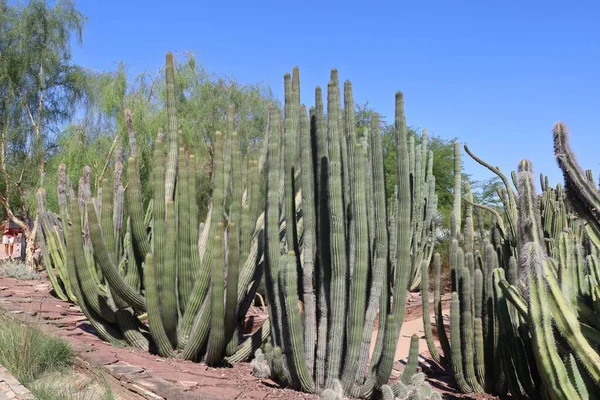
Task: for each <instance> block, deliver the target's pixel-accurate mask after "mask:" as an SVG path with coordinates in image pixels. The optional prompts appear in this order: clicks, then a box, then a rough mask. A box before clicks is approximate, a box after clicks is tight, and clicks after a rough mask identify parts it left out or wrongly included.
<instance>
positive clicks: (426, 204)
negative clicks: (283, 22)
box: [265, 68, 437, 397]
mask: <svg viewBox="0 0 600 400" xmlns="http://www.w3.org/2000/svg"><path fill="white" fill-rule="evenodd" d="M299 81H300V79H299V71H298V69H297V68H295V69H294V70H293V73H292V74H286V75H285V77H284V83H285V110H284V112H285V114H284V116H283V118H282V116H281V115H280V114H279V112H278V111H277V110H275V109H272V110H270V113H269V132H268V137H267V140H268V153H267V160H266V165H267V171H268V172H267V186H266V213H265V220H266V222H265V231H266V240H265V243H266V247H267V249H266V252H265V255H266V257H265V283H266V292H267V296H268V300H269V318H270V322H271V328H272V331H271V337H270V341H269V343H268V345H267V346H266V347H265V355H266V356H267V359H268V360H269V363H270V368H271V372H272V375H273V377H274V378H276V379H279V380H280V381H282V382H284V383H285V384H289V385H291V386H293V387H295V388H297V389H300V390H302V391H306V392H317V393H323V392H325V391H327V392H326V393H329V392H330V391H334V392H336V393H337V392H338V391H336V390H335V387H336V386H337V385H336V384H335V382H338V383H339V384H340V385H341V388H342V393H343V394H347V395H351V396H362V397H370V396H371V394H372V393H374V391H376V390H377V389H378V388H380V387H381V386H382V385H383V384H385V383H386V382H387V381H388V379H389V377H390V374H391V371H392V365H393V362H394V359H393V355H394V353H395V349H396V344H397V342H398V337H399V332H400V327H401V325H402V321H403V318H404V305H405V300H406V299H405V297H406V291H407V289H408V288H409V285H410V284H412V282H416V281H418V280H419V279H420V278H419V275H420V271H421V264H422V263H428V262H429V259H430V258H431V254H432V245H433V232H434V228H435V227H434V224H433V218H432V216H433V215H434V214H435V212H436V206H437V199H436V196H435V192H434V189H435V179H434V177H433V175H432V172H431V171H432V154H431V153H430V152H428V150H427V140H426V138H425V139H424V141H423V143H422V144H421V145H419V146H415V143H414V138H412V137H409V135H408V132H407V128H406V121H405V117H404V99H403V95H402V93H398V94H397V95H396V115H395V134H396V146H397V154H398V158H397V172H398V174H397V175H398V190H397V193H398V194H397V198H395V199H392V201H390V202H389V203H388V202H386V197H385V178H384V169H383V156H382V144H381V134H380V132H379V122H378V118H377V117H374V118H373V121H372V126H371V129H370V132H368V133H365V134H364V136H362V137H358V136H357V133H356V130H355V121H354V101H353V95H352V85H351V84H350V82H349V81H346V82H345V83H344V87H343V93H344V97H343V103H344V107H343V109H342V104H341V103H342V101H341V93H340V92H341V88H340V84H339V77H338V72H337V70H335V69H334V70H332V72H331V79H330V82H329V84H328V88H327V119H325V110H324V106H323V99H322V90H321V89H320V88H317V89H316V90H315V107H314V108H311V109H310V110H307V109H306V107H305V106H304V105H301V102H300V91H299V87H300V83H299ZM386 203H387V204H386ZM392 215H393V217H394V218H393V221H395V222H394V223H392V224H390V226H388V220H389V219H390V217H391V216H392ZM388 228H389V230H388ZM415 265H418V266H419V268H418V272H417V273H415V271H414V268H412V267H413V266H415ZM299 303H300V304H302V306H303V312H302V313H298V304H299ZM377 316H379V332H378V336H377V339H376V344H375V350H374V353H373V355H372V357H371V359H370V360H369V347H370V342H371V334H372V332H373V328H374V326H375V321H376V319H377ZM369 361H370V362H369ZM330 394H331V393H330ZM338 394H339V393H338ZM331 395H333V394H331Z"/></svg>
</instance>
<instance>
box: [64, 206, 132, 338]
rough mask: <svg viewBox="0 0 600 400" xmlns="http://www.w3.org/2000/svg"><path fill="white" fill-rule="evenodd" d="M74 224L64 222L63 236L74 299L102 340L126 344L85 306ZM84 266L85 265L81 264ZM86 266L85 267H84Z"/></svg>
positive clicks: (115, 331)
mask: <svg viewBox="0 0 600 400" xmlns="http://www.w3.org/2000/svg"><path fill="white" fill-rule="evenodd" d="M76 202H77V200H74V199H72V200H71V203H72V204H73V206H75V203H76ZM75 229H76V228H75V227H74V226H69V225H68V224H65V230H66V232H65V237H66V239H67V243H68V246H67V258H66V265H67V273H68V275H69V281H70V283H71V289H72V290H73V295H74V296H75V298H76V299H78V300H79V301H78V303H77V305H78V306H79V308H80V309H81V312H83V314H84V315H85V316H86V317H87V319H88V321H89V322H90V324H91V325H92V326H93V327H94V329H96V331H97V332H98V334H99V336H100V337H101V338H103V339H104V340H106V341H108V342H110V343H111V344H114V345H119V346H126V345H127V344H126V342H125V341H124V340H123V336H122V335H121V332H119V330H118V329H116V327H115V326H114V325H112V324H110V323H107V322H106V320H105V319H104V318H102V317H101V316H99V315H98V314H96V313H95V312H94V311H93V310H92V309H90V308H89V307H88V306H87V303H86V302H85V297H84V296H83V292H82V289H81V286H80V285H79V277H78V274H77V270H78V268H79V267H78V266H77V262H76V257H75V248H76V246H75V235H77V234H79V230H80V228H77V231H76V232H75ZM82 267H86V266H82ZM86 268H87V267H86Z"/></svg>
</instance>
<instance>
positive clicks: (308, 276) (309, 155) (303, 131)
mask: <svg viewBox="0 0 600 400" xmlns="http://www.w3.org/2000/svg"><path fill="white" fill-rule="evenodd" d="M299 147H300V163H301V165H300V171H301V175H300V179H301V186H302V219H303V224H304V232H303V237H302V241H303V246H302V252H301V254H300V255H301V257H302V260H301V261H302V288H303V293H302V300H303V303H304V355H305V357H306V364H307V368H308V372H309V373H310V374H311V375H313V371H314V366H315V348H316V342H317V311H316V296H315V289H314V284H313V282H314V275H315V274H314V270H315V261H316V257H315V255H316V254H315V253H316V251H315V250H316V246H315V240H316V238H317V231H316V215H315V213H316V211H315V179H314V178H315V176H314V169H313V146H312V143H311V136H310V126H309V119H308V114H307V113H306V107H305V106H304V105H302V106H301V108H300V146H299Z"/></svg>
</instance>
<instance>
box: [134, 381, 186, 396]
mask: <svg viewBox="0 0 600 400" xmlns="http://www.w3.org/2000/svg"><path fill="white" fill-rule="evenodd" d="M137 383H138V384H139V385H142V386H144V387H146V388H148V389H150V390H151V391H152V392H153V393H156V394H157V395H159V396H163V397H164V398H165V399H175V398H177V397H175V396H181V395H183V394H184V393H185V391H184V389H183V388H181V387H177V386H175V385H173V384H172V383H169V382H168V381H165V380H164V379H160V378H147V379H140V380H139V381H138V382H137Z"/></svg>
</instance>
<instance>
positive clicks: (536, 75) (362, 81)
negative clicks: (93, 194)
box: [74, 0, 600, 182]
mask: <svg viewBox="0 0 600 400" xmlns="http://www.w3.org/2000/svg"><path fill="white" fill-rule="evenodd" d="M77 4H78V7H79V8H80V10H81V11H82V12H83V13H84V14H85V15H86V16H87V17H88V23H87V26H86V29H85V33H84V43H83V46H82V47H80V48H75V49H74V57H75V61H76V62H78V63H80V64H82V65H83V66H85V67H89V68H94V69H99V70H109V69H114V68H115V65H116V63H117V62H119V61H124V62H125V63H126V64H127V65H128V71H129V72H130V73H131V74H137V73H139V72H142V71H143V70H147V69H150V70H156V69H157V68H158V67H160V66H161V65H162V63H163V62H164V56H165V52H167V51H173V52H183V51H192V52H194V53H196V55H197V61H199V62H201V63H203V64H204V65H205V66H206V67H207V68H208V70H209V71H212V72H218V73H223V74H226V75H229V76H233V77H235V78H236V79H237V80H239V81H241V82H251V83H258V82H263V83H265V84H267V85H269V86H271V87H272V89H273V91H274V93H275V94H276V95H277V96H278V97H280V98H281V96H282V93H283V74H284V73H285V72H287V71H291V69H292V67H293V66H294V65H298V66H299V67H300V74H301V84H302V87H301V91H302V93H301V94H302V102H304V103H305V104H307V105H312V104H313V103H314V98H313V93H314V88H315V86H317V85H322V86H323V87H326V85H327V82H328V79H329V71H330V69H331V68H332V67H335V68H338V70H339V71H340V77H341V78H342V79H344V80H345V79H349V80H350V81H351V82H352V83H353V85H354V89H355V92H354V93H355V100H356V101H357V102H359V103H364V102H366V101H369V103H370V105H371V106H373V107H374V108H375V109H376V110H378V111H379V112H380V113H382V114H384V115H386V116H387V117H388V118H392V117H393V107H394V93H395V92H396V91H397V90H401V91H403V92H404V95H405V102H406V115H407V121H408V124H409V125H412V126H414V127H420V128H423V127H427V128H428V130H429V131H430V132H432V133H433V134H436V135H439V136H441V137H443V138H454V137H458V138H459V140H460V141H461V142H462V143H468V145H469V147H470V148H471V149H472V150H473V151H474V152H475V153H476V154H478V155H479V156H481V157H482V158H484V159H486V160H488V161H489V162H490V163H492V164H493V165H497V166H499V167H500V168H501V169H502V170H503V171H504V172H505V173H507V174H508V173H510V170H511V169H514V168H516V166H517V163H518V161H519V160H520V159H522V158H525V157H527V158H529V159H530V160H532V162H533V165H534V170H535V173H536V176H537V174H538V173H539V172H540V171H543V172H544V173H546V174H548V175H549V176H550V178H551V180H552V182H558V181H559V180H560V181H562V175H561V173H560V171H559V170H558V168H557V167H556V162H555V160H554V156H553V150H552V127H553V125H554V123H555V122H556V121H558V120H562V121H564V122H565V123H566V124H567V126H568V127H569V128H570V131H571V137H572V141H571V143H572V147H573V148H574V150H575V151H576V153H577V155H578V159H579V161H580V163H581V164H582V166H583V167H584V168H592V169H594V170H595V172H596V173H598V172H600V168H598V151H599V146H598V145H599V144H600V136H599V131H598V128H599V127H600V78H599V74H600V24H599V23H598V20H599V19H600V3H598V2H597V1H577V2H567V1H564V0H563V1H556V0H549V1H539V0H529V1H515V0H508V1H487V0H484V1H410V2H409V1H386V2H378V1H371V2H365V1H361V2H356V1H344V2H338V1H326V0H323V1H313V0H305V1H229V2H225V1H223V2H219V1H215V2H206V1H192V0H187V1H184V0H170V1H164V0H163V1H154V0H146V1H141V0H137V1H122V0H102V1H100V0H85V1H83V0H80V1H78V3H77ZM465 156H466V154H465ZM465 158H468V156H466V157H465ZM465 168H466V169H467V172H470V173H472V174H473V175H474V177H475V178H476V179H483V178H487V177H489V176H490V174H489V173H488V172H487V170H485V169H483V167H480V166H479V165H477V164H475V163H474V162H473V161H471V160H470V159H467V160H466V161H465ZM536 182H537V179H536Z"/></svg>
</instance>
